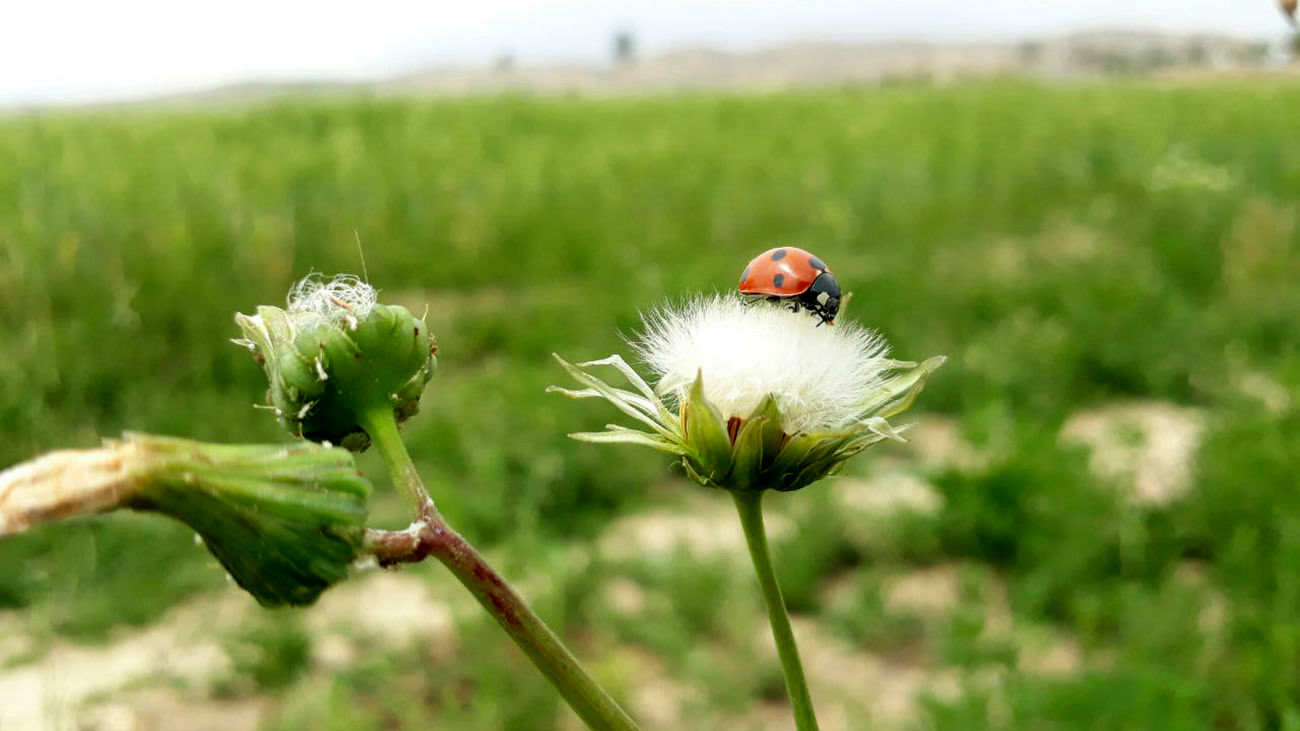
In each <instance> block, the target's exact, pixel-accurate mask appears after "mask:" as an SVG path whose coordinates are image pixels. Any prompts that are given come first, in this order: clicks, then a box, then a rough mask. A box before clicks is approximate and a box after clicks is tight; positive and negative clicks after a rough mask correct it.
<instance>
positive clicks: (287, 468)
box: [128, 435, 370, 607]
mask: <svg viewBox="0 0 1300 731" xmlns="http://www.w3.org/2000/svg"><path fill="white" fill-rule="evenodd" d="M128 441H129V442H130V443H132V444H133V445H134V446H135V447H136V448H137V449H139V450H141V451H142V452H143V453H144V454H145V457H144V458H143V459H142V461H141V463H142V464H144V465H146V466H145V467H144V468H143V469H144V472H143V475H142V476H141V484H142V487H141V488H140V491H139V493H138V495H137V496H136V497H135V498H134V499H133V501H132V503H131V507H134V508H137V509H141V510H150V511H155V512H160V513H164V514H166V515H169V516H171V517H173V518H176V519H177V520H180V521H182V522H184V523H185V524H186V525H188V526H190V527H191V528H193V529H194V530H195V532H197V533H198V535H199V537H200V538H202V540H203V543H204V545H206V546H207V548H208V550H209V551H211V552H212V555H213V556H215V557H216V558H217V560H218V561H219V562H221V565H222V566H223V567H225V569H226V571H228V572H229V574H230V576H231V578H232V579H233V580H234V581H235V583H237V584H238V585H239V586H241V587H242V588H244V589H245V590H246V591H248V592H249V593H250V594H252V595H253V597H254V598H255V599H257V601H258V602H259V603H260V604H262V605H263V606H267V607H278V606H286V605H290V606H302V605H307V604H311V603H313V602H315V601H316V599H317V597H319V596H320V594H321V592H323V591H324V590H325V589H327V588H329V587H330V586H332V585H334V584H336V583H338V582H339V581H342V580H343V579H345V578H347V575H348V569H349V566H350V565H351V563H352V561H353V560H354V559H356V558H357V557H358V556H359V555H360V554H361V551H362V548H363V544H364V534H365V525H366V514H367V511H366V499H367V498H368V497H369V495H370V483H369V481H368V480H366V478H365V477H364V476H362V475H361V473H360V472H358V471H357V468H356V464H355V462H354V461H353V458H352V455H351V454H350V453H349V452H348V451H346V450H344V449H339V448H331V447H321V446H317V445H315V444H295V445H291V446H284V445H210V444H203V443H200V442H192V441H189V440H184V439H173V438H166V437H152V436H145V435H129V436H128Z"/></svg>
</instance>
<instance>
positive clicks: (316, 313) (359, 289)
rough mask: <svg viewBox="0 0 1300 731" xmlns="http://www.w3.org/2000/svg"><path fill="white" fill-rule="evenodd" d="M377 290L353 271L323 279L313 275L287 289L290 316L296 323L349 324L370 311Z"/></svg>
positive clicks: (376, 295) (354, 323)
mask: <svg viewBox="0 0 1300 731" xmlns="http://www.w3.org/2000/svg"><path fill="white" fill-rule="evenodd" d="M378 300H379V293H378V292H376V291H375V288H374V287H371V286H370V285H369V284H368V283H366V282H363V281H361V279H359V278H357V277H356V276H355V275H352V274H338V275H336V276H334V277H332V278H330V279H325V278H324V277H323V276H321V275H319V274H312V275H309V276H307V277H306V278H304V279H302V280H300V281H299V282H298V283H297V284H295V285H293V288H292V289H290V290H289V297H288V305H289V306H288V308H287V312H288V313H289V318H290V320H292V321H293V322H294V324H295V325H299V326H302V325H306V324H311V323H314V322H321V321H330V322H342V323H348V324H351V325H352V327H353V328H354V329H355V327H356V321H357V320H359V319H362V318H364V317H366V316H367V315H369V314H370V311H371V310H373V309H375V304H376V302H378Z"/></svg>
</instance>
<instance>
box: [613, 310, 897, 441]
mask: <svg viewBox="0 0 1300 731" xmlns="http://www.w3.org/2000/svg"><path fill="white" fill-rule="evenodd" d="M642 319H643V321H644V323H645V328H644V331H643V333H642V334H641V335H640V337H639V338H637V339H636V341H635V342H633V346H634V347H635V348H636V349H637V351H638V353H639V354H640V356H641V359H642V360H643V361H644V362H645V363H646V365H647V366H648V367H649V368H650V370H651V371H653V373H654V374H655V376H656V377H657V378H658V383H657V384H656V387H655V388H656V390H657V391H658V392H659V393H661V394H662V395H664V396H667V397H669V398H673V399H677V400H678V401H681V400H683V399H684V397H685V394H686V392H687V390H688V389H689V388H690V386H691V384H692V383H693V382H694V381H695V377H696V374H697V373H700V374H703V379H704V396H705V398H706V399H707V400H708V401H709V402H710V403H712V404H713V405H714V406H716V407H717V408H718V410H719V411H721V412H722V415H723V417H724V418H731V417H740V418H746V417H748V416H749V415H750V414H752V413H753V411H754V409H756V408H757V407H758V405H759V404H760V403H761V402H762V400H763V399H764V398H765V397H766V396H767V395H768V394H772V395H774V396H775V397H776V399H777V405H778V406H779V408H780V409H781V414H782V417H783V418H784V420H785V424H784V425H783V428H784V430H785V431H786V432H788V433H795V432H800V431H821V430H828V429H838V428H841V427H844V426H847V425H849V424H851V423H853V422H854V421H856V420H858V419H860V418H861V417H862V407H863V404H864V402H865V401H866V400H867V397H868V396H869V395H871V393H872V392H873V391H874V390H875V389H877V388H879V387H880V385H881V383H882V382H883V381H884V379H885V376H887V375H888V371H889V370H890V368H891V361H890V360H889V359H888V357H887V356H888V346H887V345H886V344H885V342H884V340H883V339H881V338H880V337H879V336H878V335H876V334H875V333H873V332H872V331H870V330H866V329H864V328H862V327H859V326H857V325H854V324H852V323H850V322H847V321H840V322H837V323H836V324H835V325H822V326H820V327H819V326H818V324H817V323H818V321H817V318H815V317H812V316H810V315H809V314H808V313H806V312H791V311H790V310H789V309H788V308H786V307H782V306H780V305H778V304H776V303H766V302H746V301H744V300H741V299H739V298H737V297H731V296H718V295H715V296H711V297H709V296H706V297H700V298H697V299H694V300H691V301H688V302H686V303H684V304H682V305H679V306H667V307H663V308H660V309H657V310H654V311H651V312H649V313H647V314H645V315H644V316H643V318H642Z"/></svg>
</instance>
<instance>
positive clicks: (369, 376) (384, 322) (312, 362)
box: [235, 276, 437, 451]
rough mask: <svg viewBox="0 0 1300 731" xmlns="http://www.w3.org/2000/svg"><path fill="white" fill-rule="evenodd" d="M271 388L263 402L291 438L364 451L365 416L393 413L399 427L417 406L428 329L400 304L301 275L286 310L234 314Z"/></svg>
mask: <svg viewBox="0 0 1300 731" xmlns="http://www.w3.org/2000/svg"><path fill="white" fill-rule="evenodd" d="M235 322H236V323H237V324H238V325H239V328H240V330H242V331H243V333H244V338H243V339H240V340H236V341H235V342H236V343H238V344H240V345H243V346H245V347H247V348H248V349H249V350H251V351H253V354H254V356H255V357H256V358H257V360H258V362H259V363H261V364H262V367H263V368H264V369H265V370H266V377H267V380H268V382H269V384H270V389H269V390H268V392H267V401H268V403H269V404H270V406H271V408H273V409H274V410H275V413H276V415H277V416H278V417H279V418H280V420H281V422H282V423H283V424H284V425H285V427H286V428H287V429H288V430H289V431H290V432H291V433H293V434H294V435H295V436H301V437H305V438H307V439H310V440H312V441H318V442H321V441H328V442H333V443H335V444H342V445H343V446H345V447H347V448H349V449H352V450H353V451H361V450H364V449H365V448H366V447H367V446H369V444H370V439H369V437H368V436H367V434H366V432H365V430H364V429H363V428H362V427H361V421H362V418H363V416H364V415H365V414H368V413H373V412H374V411H375V410H382V409H391V410H392V411H393V414H394V416H395V417H396V418H397V421H398V422H399V423H400V422H402V421H404V420H406V419H407V418H409V417H411V416H413V415H414V414H415V412H416V411H417V410H418V408H419V403H420V395H421V394H422V393H423V392H424V385H425V384H426V383H428V382H429V379H431V378H432V377H433V371H434V368H435V367H436V366H437V359H436V358H435V357H434V353H435V352H436V350H437V347H436V345H435V344H434V340H433V336H432V335H431V334H430V332H429V327H428V325H427V324H425V322H424V320H423V319H422V318H416V317H415V316H414V315H412V314H411V313H410V311H408V310H407V309H406V308H405V307H400V306H397V305H383V304H379V303H378V302H377V301H376V292H375V290H374V288H372V287H371V286H370V285H369V284H366V283H364V282H361V281H360V280H358V279H357V278H356V277H352V276H338V277H335V278H334V279H332V280H328V281H326V280H322V279H320V278H316V277H308V278H307V279H304V280H302V281H301V282H299V283H298V284H297V285H295V286H294V288H293V290H292V291H291V292H290V293H289V302H288V308H287V309H280V308H278V307H267V306H263V307H258V308H257V314H255V315H243V314H238V315H235Z"/></svg>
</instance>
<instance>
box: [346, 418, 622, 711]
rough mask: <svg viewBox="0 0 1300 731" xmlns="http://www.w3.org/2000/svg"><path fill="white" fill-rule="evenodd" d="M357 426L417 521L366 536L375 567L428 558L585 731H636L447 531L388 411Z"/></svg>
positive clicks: (507, 590)
mask: <svg viewBox="0 0 1300 731" xmlns="http://www.w3.org/2000/svg"><path fill="white" fill-rule="evenodd" d="M363 426H364V427H365V428H366V431H367V432H368V433H369V434H370V439H371V441H372V442H374V443H375V446H376V447H378V448H379V451H380V453H381V454H382V455H383V456H384V460H385V462H386V463H387V464H388V469H389V471H390V472H391V473H392V475H393V479H394V481H396V482H398V483H400V484H401V485H402V487H403V488H404V490H405V491H406V492H407V494H408V496H410V497H411V498H412V499H413V500H414V502H415V508H416V512H417V514H418V517H417V520H416V522H415V523H413V524H412V525H411V527H409V528H407V529H406V530H404V531H376V530H372V531H367V534H366V540H367V546H368V548H370V550H371V551H372V552H373V553H374V555H375V557H376V558H377V559H378V560H379V563H380V564H381V565H384V566H391V565H394V564H398V563H409V562H416V561H420V560H422V559H424V558H425V557H427V556H433V557H434V558H436V559H438V560H439V561H441V562H442V564H443V565H444V566H446V567H447V568H448V569H449V570H450V571H451V573H452V575H454V576H455V577H456V578H457V579H458V580H459V581H460V583H461V584H463V585H464V586H465V588H466V589H469V591H470V593H471V594H473V595H474V598H475V599H477V600H478V602H479V604H481V605H483V608H484V609H486V610H487V611H488V613H489V614H491V615H492V617H493V618H494V619H496V621H497V623H498V624H500V625H501V628H502V629H504V630H505V631H506V633H507V634H508V635H510V638H511V639H512V640H514V641H515V644H517V645H519V648H520V649H521V650H523V651H524V654H525V655H527V656H528V659H529V660H531V661H532V662H533V665H535V666H536V667H537V669H538V670H539V671H541V673H542V675H544V676H545V677H546V679H547V680H549V681H550V682H551V685H552V686H554V687H555V689H556V690H557V691H559V693H560V695H561V696H563V697H564V700H565V701H566V702H567V703H568V704H569V706H570V707H571V708H573V710H574V711H575V712H576V713H577V714H578V716H579V717H580V718H581V719H582V720H583V721H584V722H585V723H586V724H587V726H589V727H590V728H593V729H598V730H599V731H636V729H637V728H638V727H637V725H636V722H635V721H633V720H632V718H631V716H629V715H628V714H627V712H625V711H624V710H623V709H622V708H620V707H619V705H618V704H617V703H616V702H615V701H614V699H613V698H611V697H610V696H609V694H608V693H606V692H605V690H604V689H603V688H601V687H600V686H599V685H598V684H597V683H596V681H595V680H593V679H592V677H591V676H590V675H588V674H587V671H586V670H585V669H584V668H583V667H582V665H581V663H579V662H578V660H577V658H575V657H574V656H573V653H571V652H570V651H569V649H568V648H567V647H565V646H564V644H563V643H562V642H561V641H560V638H559V637H557V636H556V635H555V633H554V632H552V631H551V629H550V628H549V627H547V626H546V624H545V623H544V622H543V621H542V620H541V618H540V617H538V616H537V614H536V613H535V612H533V610H532V608H531V607H529V606H528V604H527V602H525V601H524V599H523V598H522V597H521V596H519V594H518V593H517V592H515V590H514V589H513V588H511V586H510V585H509V584H508V583H506V581H505V579H503V578H502V577H501V575H500V574H498V573H497V572H496V570H494V569H493V568H492V567H491V566H490V565H489V564H488V562H487V560H486V559H484V558H483V556H482V555H481V554H480V553H479V552H478V551H477V550H475V549H474V547H473V546H472V545H470V544H469V542H468V541H466V540H465V539H464V538H463V537H462V536H461V535H460V534H459V533H457V532H456V531H455V530H453V529H452V527H451V526H450V525H448V524H447V521H446V519H444V518H443V517H442V514H441V513H439V512H438V509H437V508H436V507H435V506H434V504H433V500H432V499H430V497H429V494H428V491H427V490H426V489H425V487H424V482H423V480H421V479H420V474H419V472H417V471H416V469H415V466H414V464H413V463H412V462H411V457H410V455H409V454H408V453H407V451H406V445H405V444H403V443H402V438H401V435H400V434H399V433H398V431H397V423H396V421H395V420H394V419H393V414H392V411H391V410H386V411H385V412H383V413H380V412H378V411H377V412H375V413H373V414H371V415H370V416H369V418H365V419H363Z"/></svg>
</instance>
